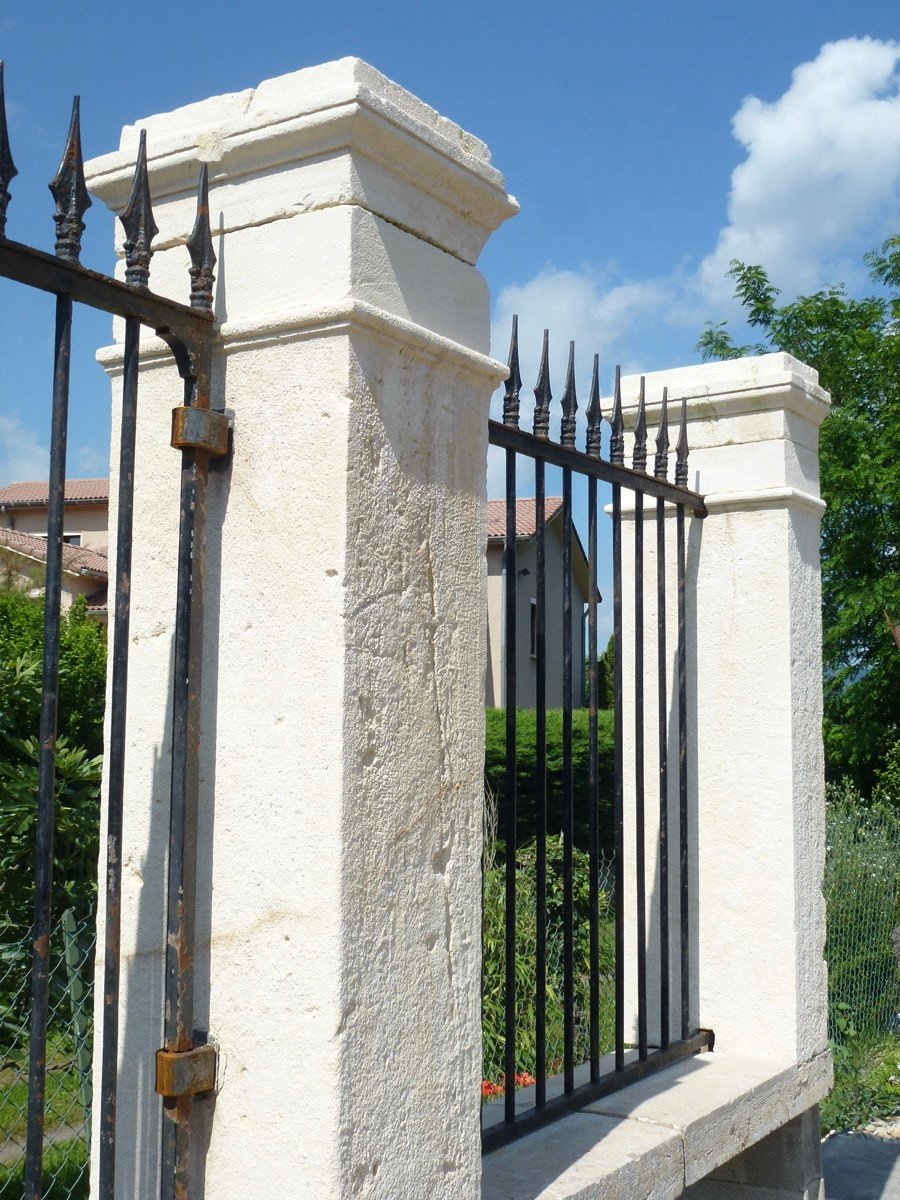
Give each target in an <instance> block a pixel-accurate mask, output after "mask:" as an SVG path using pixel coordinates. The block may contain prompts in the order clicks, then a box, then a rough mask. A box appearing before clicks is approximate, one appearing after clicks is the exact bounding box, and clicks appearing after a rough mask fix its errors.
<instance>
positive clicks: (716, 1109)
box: [481, 1052, 832, 1200]
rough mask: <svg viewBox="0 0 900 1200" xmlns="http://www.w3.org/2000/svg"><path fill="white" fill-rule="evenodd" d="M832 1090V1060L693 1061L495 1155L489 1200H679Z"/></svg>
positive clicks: (485, 1180) (485, 1185) (486, 1175)
mask: <svg viewBox="0 0 900 1200" xmlns="http://www.w3.org/2000/svg"><path fill="white" fill-rule="evenodd" d="M831 1083H832V1064H831V1056H830V1055H829V1054H827V1053H825V1054H819V1055H816V1056H815V1057H814V1058H812V1059H810V1060H808V1061H807V1062H804V1063H796V1062H791V1061H789V1060H787V1059H785V1058H755V1057H746V1056H744V1055H736V1054H727V1053H721V1052H715V1053H707V1054H700V1055H697V1056H696V1057H694V1058H690V1059H685V1060H683V1061H682V1062H679V1063H676V1064H674V1065H673V1066H671V1067H668V1068H667V1069H666V1070H664V1071H660V1072H658V1073H657V1074H654V1075H648V1076H647V1077H646V1078H644V1079H642V1080H640V1081H639V1082H637V1083H634V1084H632V1085H630V1086H629V1087H627V1088H623V1090H622V1091H620V1092H616V1093H614V1094H613V1095H612V1096H607V1097H605V1098H604V1099H602V1100H598V1101H596V1102H595V1103H594V1104H591V1105H588V1107H587V1108H585V1109H583V1110H582V1111H581V1112H578V1113H574V1114H573V1115H572V1116H570V1117H566V1118H565V1119H564V1120H562V1121H558V1122H556V1123H555V1124H553V1125H549V1126H547V1127H546V1128H545V1129H541V1130H538V1131H537V1132H536V1133H533V1134H530V1135H529V1136H527V1137H524V1138H521V1139H520V1140H519V1141H517V1142H513V1143H511V1144H510V1145H507V1146H504V1147H503V1148H502V1149H500V1150H496V1151H494V1152H493V1153H492V1154H488V1155H486V1156H485V1159H484V1164H483V1172H482V1186H481V1200H611V1198H612V1197H621V1200H634V1198H635V1197H637V1196H647V1197H652V1200H674V1198H675V1197H677V1196H680V1195H682V1194H683V1192H684V1190H685V1188H686V1187H689V1186H690V1185H691V1184H693V1183H696V1182H697V1181H698V1180H700V1179H703V1178H704V1177H705V1176H706V1175H708V1174H709V1173H710V1172H711V1171H714V1170H716V1169H717V1168H718V1167H721V1166H722V1165H723V1164H724V1163H726V1162H728V1161H729V1160H730V1159H732V1158H734V1156H735V1155H736V1154H740V1153H741V1152H742V1151H743V1150H746V1149H747V1148H748V1147H749V1146H752V1145H755V1144H756V1143H757V1142H759V1141H761V1140H762V1139H763V1138H764V1137H766V1136H767V1135H768V1134H770V1133H772V1131H773V1130H775V1129H777V1128H778V1127H779V1126H781V1125H784V1124H785V1123H786V1122H788V1121H790V1120H793V1118H794V1117H797V1116H799V1115H800V1114H801V1113H802V1112H805V1111H806V1110H807V1109H808V1108H810V1107H811V1106H812V1105H814V1104H817V1103H818V1102H819V1100H821V1099H822V1098H823V1097H824V1096H825V1095H827V1093H828V1091H829V1089H830V1088H831Z"/></svg>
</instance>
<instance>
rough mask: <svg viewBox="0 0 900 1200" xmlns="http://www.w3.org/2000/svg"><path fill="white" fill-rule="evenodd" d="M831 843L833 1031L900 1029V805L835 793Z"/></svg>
mask: <svg viewBox="0 0 900 1200" xmlns="http://www.w3.org/2000/svg"><path fill="white" fill-rule="evenodd" d="M826 847H827V848H826V855H825V888H824V890H825V905H826V914H827V930H828V932H827V939H826V944H825V958H826V960H827V962H828V1000H829V1005H828V1033H829V1036H830V1037H831V1039H832V1040H833V1041H836V1042H841V1041H843V1040H844V1039H845V1038H846V1037H847V1036H848V1035H850V1036H859V1035H872V1034H876V1035H877V1034H889V1033H896V1034H897V1035H898V1036H900V966H898V962H897V957H896V951H895V946H894V941H893V938H894V931H895V930H897V929H898V927H900V809H897V808H895V807H893V806H889V805H887V804H875V805H872V806H868V807H866V806H864V805H862V804H861V803H860V801H859V798H858V797H857V796H856V795H855V794H854V793H852V792H843V793H842V792H839V791H838V792H832V793H831V796H830V799H829V803H828V810H827V842H826Z"/></svg>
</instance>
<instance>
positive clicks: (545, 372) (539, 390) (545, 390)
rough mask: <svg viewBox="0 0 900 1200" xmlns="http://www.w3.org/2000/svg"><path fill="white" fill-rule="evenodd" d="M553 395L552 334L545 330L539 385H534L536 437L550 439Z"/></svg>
mask: <svg viewBox="0 0 900 1200" xmlns="http://www.w3.org/2000/svg"><path fill="white" fill-rule="evenodd" d="M552 399H553V393H552V392H551V391H550V332H549V330H547V329H545V330H544V344H543V348H542V349H541V365H540V368H539V370H538V378H537V383H536V384H535V385H534V400H535V404H534V436H535V437H539V438H544V439H546V438H549V437H550V401H551V400H552Z"/></svg>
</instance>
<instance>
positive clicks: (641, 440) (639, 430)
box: [631, 375, 647, 471]
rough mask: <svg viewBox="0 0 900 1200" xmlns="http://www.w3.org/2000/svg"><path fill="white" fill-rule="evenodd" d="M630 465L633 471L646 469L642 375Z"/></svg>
mask: <svg viewBox="0 0 900 1200" xmlns="http://www.w3.org/2000/svg"><path fill="white" fill-rule="evenodd" d="M631 465H632V467H633V468H634V469H635V471H646V470H647V403H646V397H645V392H644V376H643V375H642V376H641V390H640V394H639V396H638V411H637V421H636V422H635V426H634V453H633V455H632V457H631Z"/></svg>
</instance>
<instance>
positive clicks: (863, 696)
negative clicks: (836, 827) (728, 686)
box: [697, 236, 900, 791]
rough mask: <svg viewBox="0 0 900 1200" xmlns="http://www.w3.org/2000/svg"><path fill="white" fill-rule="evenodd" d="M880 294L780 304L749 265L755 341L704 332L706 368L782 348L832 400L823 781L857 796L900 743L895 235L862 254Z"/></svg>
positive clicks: (745, 299)
mask: <svg viewBox="0 0 900 1200" xmlns="http://www.w3.org/2000/svg"><path fill="white" fill-rule="evenodd" d="M866 263H867V265H868V268H869V272H870V276H871V279H872V282H873V283H874V284H876V285H878V286H879V288H880V291H879V293H878V294H874V295H870V296H867V297H865V298H863V299H860V300H856V299H853V298H851V297H850V296H849V295H848V294H847V291H846V289H845V288H844V287H843V285H835V286H833V287H828V288H825V289H823V290H822V291H818V292H815V293H813V294H812V295H809V296H800V297H798V298H797V299H796V300H793V301H791V302H790V303H787V304H779V303H778V289H777V288H776V287H775V286H774V285H773V284H772V282H771V280H770V279H769V276H768V275H767V273H766V271H765V269H764V268H763V267H761V266H759V265H748V264H746V263H742V262H738V261H737V260H734V261H732V263H731V269H730V271H729V274H730V275H731V277H732V279H734V281H735V295H736V297H737V299H738V300H740V302H741V304H742V306H743V309H744V312H745V314H746V318H747V321H748V323H749V324H750V325H751V326H752V327H754V328H756V329H759V330H760V331H761V333H762V335H763V337H764V339H765V340H764V341H763V342H760V343H756V344H753V345H744V346H739V345H736V344H735V343H734V341H733V339H732V337H731V334H730V333H729V331H728V329H727V327H726V324H725V322H718V323H712V322H710V323H708V324H707V326H706V328H705V330H704V332H703V334H702V336H701V338H700V341H699V342H698V344H697V348H698V350H700V351H701V353H702V355H703V359H704V361H706V360H708V359H711V358H737V357H740V356H741V355H744V354H754V353H765V352H768V351H770V350H781V351H784V352H786V353H788V354H792V355H794V356H795V357H796V358H799V359H802V360H803V361H804V362H806V363H809V365H810V366H812V367H815V368H816V370H817V371H818V372H819V381H820V383H821V384H822V386H823V387H824V388H826V389H827V390H828V391H829V392H830V393H831V400H832V411H831V415H830V416H829V417H828V419H827V420H826V421H825V423H824V425H823V426H822V431H821V440H820V469H821V483H822V495H823V497H824V498H825V500H826V501H827V503H828V508H827V511H826V513H825V516H824V519H823V522H822V542H821V549H822V584H823V610H822V616H823V640H824V667H825V750H826V761H827V767H828V772H829V775H830V776H831V777H832V778H836V777H839V776H842V775H845V774H846V775H851V776H852V777H854V778H855V779H856V781H857V782H858V784H859V785H860V786H861V787H862V788H863V789H864V790H866V791H868V789H869V788H870V787H871V785H872V783H873V781H874V779H875V777H876V774H877V772H878V770H879V764H881V763H882V762H883V760H884V759H885V756H886V755H887V754H888V753H889V751H890V749H891V747H892V746H893V745H894V744H895V743H896V741H897V739H898V737H900V653H898V645H897V644H896V643H895V640H894V637H893V636H892V630H891V625H892V623H896V622H897V621H900V236H895V237H892V238H889V239H888V240H887V241H886V242H885V243H884V244H883V245H882V246H881V247H880V249H878V250H875V251H872V252H871V253H869V254H867V255H866Z"/></svg>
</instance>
